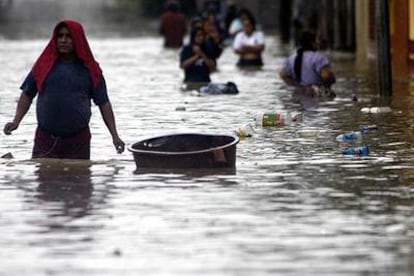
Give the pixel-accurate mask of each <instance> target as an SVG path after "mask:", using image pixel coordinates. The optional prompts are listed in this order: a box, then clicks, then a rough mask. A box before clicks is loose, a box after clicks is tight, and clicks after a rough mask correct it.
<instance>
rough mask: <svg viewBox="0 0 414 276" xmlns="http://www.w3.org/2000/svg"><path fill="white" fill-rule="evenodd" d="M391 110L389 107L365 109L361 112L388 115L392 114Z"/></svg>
mask: <svg viewBox="0 0 414 276" xmlns="http://www.w3.org/2000/svg"><path fill="white" fill-rule="evenodd" d="M391 111H392V110H391V108H390V107H388V106H374V107H363V108H361V112H364V113H388V112H391Z"/></svg>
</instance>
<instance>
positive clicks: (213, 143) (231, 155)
mask: <svg viewBox="0 0 414 276" xmlns="http://www.w3.org/2000/svg"><path fill="white" fill-rule="evenodd" d="M238 142H239V138H238V137H237V136H235V135H215V134H197V133H181V134H170V135H164V136H157V137H153V138H149V139H144V140H141V141H138V142H136V143H134V144H133V145H131V146H129V147H128V150H129V151H131V152H132V153H133V155H134V160H135V163H136V165H137V169H141V168H162V169H177V168H201V169H215V168H235V167H236V145H237V143H238Z"/></svg>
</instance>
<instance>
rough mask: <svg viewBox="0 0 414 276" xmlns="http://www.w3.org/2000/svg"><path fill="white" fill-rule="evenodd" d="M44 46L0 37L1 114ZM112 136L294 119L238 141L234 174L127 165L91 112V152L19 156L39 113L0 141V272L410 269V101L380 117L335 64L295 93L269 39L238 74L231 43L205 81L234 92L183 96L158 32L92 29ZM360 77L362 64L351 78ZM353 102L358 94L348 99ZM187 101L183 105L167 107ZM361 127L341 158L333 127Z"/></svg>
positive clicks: (368, 77) (6, 115) (406, 95)
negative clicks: (361, 151)
mask: <svg viewBox="0 0 414 276" xmlns="http://www.w3.org/2000/svg"><path fill="white" fill-rule="evenodd" d="M45 43H46V41H45V40H42V41H0V63H1V64H2V73H1V74H0V122H1V125H2V126H3V124H4V123H5V122H6V121H8V120H9V119H11V118H12V116H13V114H14V109H15V105H16V100H17V98H18V96H19V90H18V87H19V85H20V83H21V82H22V81H23V79H24V77H25V76H26V74H27V73H28V71H29V70H30V68H31V65H32V64H33V62H34V60H35V59H36V58H37V56H38V55H39V53H40V51H41V50H42V49H43V47H44V45H45ZM91 44H92V48H93V49H94V52H95V54H96V57H97V58H98V60H99V61H100V63H101V66H102V67H103V69H104V73H105V76H106V79H107V84H108V87H109V92H110V97H111V99H112V102H113V106H114V111H115V113H116V117H117V122H118V127H119V132H120V133H121V135H122V137H123V139H124V140H125V142H126V143H128V144H132V143H133V142H135V141H137V140H138V139H140V137H143V136H149V135H160V134H163V133H170V132H175V131H187V130H191V131H192V132H194V131H197V132H198V131H203V132H216V133H229V132H231V131H232V130H234V129H236V128H237V127H238V126H240V125H243V124H245V123H248V122H251V121H252V118H253V116H254V115H255V114H256V113H259V112H263V111H267V110H280V109H289V110H299V111H302V112H303V114H304V121H303V123H301V124H298V125H295V126H287V127H282V128H272V129H260V128H259V129H258V133H257V134H256V135H255V136H254V137H253V138H248V139H243V140H241V141H240V143H239V144H238V148H237V171H236V173H235V174H221V173H220V172H206V173H200V172H198V173H194V172H188V173H180V174H178V173H172V174H167V173H152V174H138V173H136V172H135V170H136V168H135V163H134V162H133V159H132V154H131V153H129V152H125V153H124V154H122V155H117V154H116V153H115V151H114V150H113V148H112V145H111V139H110V136H109V134H108V132H107V130H106V128H105V127H104V124H103V122H102V120H101V119H100V115H99V111H98V109H97V108H96V107H94V109H93V112H94V115H93V118H92V123H91V125H92V133H93V138H92V139H93V142H92V143H93V146H92V154H91V155H92V161H91V162H80V161H72V162H69V161H63V160H43V161H42V160H39V161H32V160H29V157H30V154H31V148H32V139H33V132H34V129H35V118H34V108H32V109H31V110H30V112H29V114H27V116H26V118H25V119H24V121H23V123H22V125H21V127H20V128H19V129H18V130H17V131H16V132H15V133H14V134H13V135H12V136H4V135H3V134H2V135H1V136H0V141H1V142H0V154H1V155H3V154H5V153H8V152H11V153H12V154H13V156H14V157H15V158H14V159H11V160H6V159H1V161H0V175H1V178H0V190H1V191H0V197H1V200H0V210H1V211H0V236H1V239H0V248H2V250H1V253H0V259H1V261H0V263H1V265H0V274H1V275H8V276H14V275H16V276H17V275H19V276H21V275H31V276H35V275H88V276H91V275H100V276H104V275H185V274H187V275H263V274H271V275H298V276H299V275H300V276H301V275H411V274H412V273H413V271H414V252H413V248H414V243H413V240H414V239H413V236H414V219H413V211H414V204H413V191H414V189H413V187H414V184H413V180H414V158H413V156H414V155H413V143H414V136H413V134H412V131H413V126H414V114H413V112H412V110H414V108H413V107H414V100H413V99H414V97H413V96H412V95H411V94H410V92H409V91H408V89H407V88H403V89H401V90H398V91H396V92H395V94H396V95H395V96H394V98H393V99H392V100H391V101H389V103H388V102H387V103H386V104H387V105H389V106H390V107H391V108H392V110H393V111H392V112H391V113H387V114H366V113H362V112H361V111H360V109H361V108H362V107H366V106H375V105H379V104H381V105H382V104H384V103H383V102H381V101H380V99H378V98H377V96H376V94H377V93H376V91H375V86H374V85H373V83H372V82H373V81H374V79H375V76H373V75H372V74H369V73H364V72H359V71H358V72H357V71H356V69H355V68H356V67H354V66H353V64H352V62H350V61H349V60H347V59H345V60H342V59H336V60H335V61H334V65H335V67H336V71H337V74H338V76H339V81H338V84H337V85H336V92H337V94H338V96H337V98H336V99H335V100H334V101H319V102H318V101H316V100H312V99H309V98H308V99H306V98H302V99H300V98H298V97H293V96H294V95H293V94H292V92H291V91H289V90H287V89H286V87H285V86H284V85H283V84H282V83H281V81H280V80H279V79H277V78H276V75H275V70H276V68H277V67H278V66H280V64H281V62H282V59H283V56H284V55H285V52H283V51H282V50H280V49H279V48H280V47H279V45H278V43H277V42H276V40H275V39H273V38H271V37H269V40H268V47H267V51H266V55H265V61H266V66H265V68H264V70H262V71H260V72H241V71H239V70H237V69H236V68H235V66H234V64H235V62H236V57H235V56H234V55H233V53H232V52H231V51H230V50H227V51H226V52H225V53H224V56H223V57H222V59H221V60H220V61H219V72H217V73H215V74H214V75H213V76H212V78H213V80H214V81H215V82H225V81H228V80H232V81H234V82H235V83H237V85H238V87H239V89H240V94H239V95H237V96H227V95H224V96H208V97H195V96H191V94H190V93H183V92H181V91H180V89H179V88H180V82H181V79H182V72H181V71H180V70H179V69H178V57H177V52H175V51H170V50H164V49H163V48H162V47H161V45H162V41H161V39H160V38H151V37H146V38H145V37H144V38H137V39H107V40H92V41H91ZM356 72H357V73H356ZM354 93H355V94H357V95H358V98H359V99H360V101H359V102H357V103H355V102H353V101H352V100H351V98H352V97H351V96H352V94H354ZM177 107H180V108H179V109H181V108H182V107H185V111H176V108H177ZM370 124H376V125H378V127H379V129H378V131H376V132H372V133H367V134H364V138H363V141H362V142H360V143H356V144H353V145H360V144H368V145H369V146H370V148H371V154H370V156H369V157H352V156H343V155H342V154H341V150H342V149H343V148H344V147H346V146H347V145H344V144H339V143H338V142H336V141H335V139H334V138H335V136H336V135H338V134H340V133H343V132H346V131H349V130H353V129H358V128H360V127H361V126H363V125H370Z"/></svg>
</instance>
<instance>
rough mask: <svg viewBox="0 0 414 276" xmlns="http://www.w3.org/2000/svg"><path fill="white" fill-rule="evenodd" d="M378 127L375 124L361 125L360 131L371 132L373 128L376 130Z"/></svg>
mask: <svg viewBox="0 0 414 276" xmlns="http://www.w3.org/2000/svg"><path fill="white" fill-rule="evenodd" d="M377 129H378V126H376V125H367V126H363V127H361V131H362V132H365V133H366V132H371V131H373V130H377Z"/></svg>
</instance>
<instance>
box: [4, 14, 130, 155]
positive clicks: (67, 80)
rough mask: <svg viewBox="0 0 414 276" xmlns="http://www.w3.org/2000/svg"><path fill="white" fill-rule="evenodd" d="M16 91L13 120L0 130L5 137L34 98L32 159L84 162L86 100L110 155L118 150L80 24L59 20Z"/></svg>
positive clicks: (99, 76)
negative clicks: (94, 108)
mask: <svg viewBox="0 0 414 276" xmlns="http://www.w3.org/2000/svg"><path fill="white" fill-rule="evenodd" d="M20 88H21V90H22V93H21V95H20V99H19V102H18V104H17V108H16V114H15V117H14V119H13V121H12V122H9V123H7V124H6V125H5V126H4V133H5V134H6V135H9V134H11V132H12V131H13V130H15V129H17V128H18V126H19V124H20V122H21V120H22V119H23V117H24V116H25V115H26V113H27V111H28V110H29V108H30V106H31V103H32V101H33V98H34V97H35V96H36V95H38V99H37V106H36V116H37V122H38V126H37V129H36V135H35V141H34V147H33V153H32V157H33V158H41V157H47V158H70V159H89V158H90V140H91V133H90V130H89V121H90V118H91V99H92V100H93V102H94V103H95V104H96V105H98V106H99V109H100V111H101V115H102V118H103V120H104V122H105V124H106V126H107V128H108V130H109V132H110V133H111V136H112V141H113V144H114V146H115V148H116V150H117V151H118V153H121V152H123V151H124V148H125V144H124V142H123V141H122V140H121V138H120V137H119V136H118V133H117V130H116V124H115V118H114V114H113V111H112V106H111V103H110V101H109V98H108V94H107V91H106V85H105V79H104V77H103V75H102V70H101V68H100V67H99V64H98V63H97V62H96V61H95V59H94V57H93V54H92V52H91V50H90V48H89V44H88V41H87V39H86V36H85V33H84V31H83V27H82V25H81V24H80V23H78V22H76V21H72V20H65V21H61V22H59V23H58V24H57V25H56V27H55V29H54V32H53V36H52V38H51V40H50V42H49V44H48V45H47V46H46V48H45V49H44V51H43V53H42V54H41V55H40V57H39V58H38V60H37V61H36V63H35V65H34V66H33V68H32V70H31V72H30V73H29V75H28V76H27V77H26V79H25V81H24V82H23V84H22V86H21V87H20Z"/></svg>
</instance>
